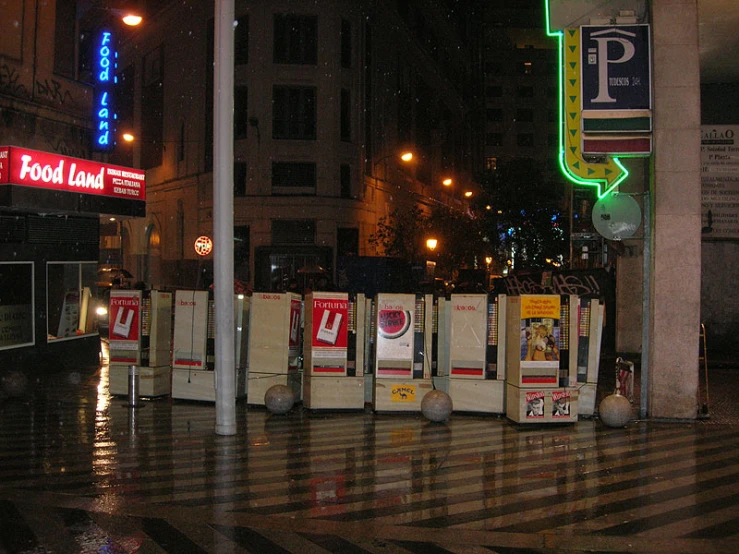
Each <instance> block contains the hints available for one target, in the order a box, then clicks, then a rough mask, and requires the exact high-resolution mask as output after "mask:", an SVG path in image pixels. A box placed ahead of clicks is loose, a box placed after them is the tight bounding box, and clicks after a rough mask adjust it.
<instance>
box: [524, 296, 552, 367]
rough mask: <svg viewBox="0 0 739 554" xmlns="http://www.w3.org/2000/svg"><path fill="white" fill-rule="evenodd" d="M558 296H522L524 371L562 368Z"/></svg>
mask: <svg viewBox="0 0 739 554" xmlns="http://www.w3.org/2000/svg"><path fill="white" fill-rule="evenodd" d="M559 318H560V297H559V295H523V296H521V367H522V368H524V367H530V368H535V367H539V368H545V367H546V368H559V347H560V341H559V338H560V329H559Z"/></svg>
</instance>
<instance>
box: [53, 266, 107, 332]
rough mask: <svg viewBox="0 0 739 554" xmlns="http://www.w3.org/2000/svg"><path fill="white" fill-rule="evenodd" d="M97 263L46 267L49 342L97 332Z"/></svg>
mask: <svg viewBox="0 0 739 554" xmlns="http://www.w3.org/2000/svg"><path fill="white" fill-rule="evenodd" d="M96 279H97V263H96V262H49V263H48V264H47V266H46V292H47V294H46V310H47V314H48V318H47V336H48V340H49V341H52V340H58V339H69V338H75V337H79V336H83V335H89V334H93V333H97V321H96V317H95V308H96V306H95V301H94V299H95V298H96V295H95V287H96V284H95V283H96Z"/></svg>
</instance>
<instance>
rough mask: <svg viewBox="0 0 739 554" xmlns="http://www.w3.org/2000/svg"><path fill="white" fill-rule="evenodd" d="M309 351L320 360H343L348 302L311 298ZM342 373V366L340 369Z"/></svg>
mask: <svg viewBox="0 0 739 554" xmlns="http://www.w3.org/2000/svg"><path fill="white" fill-rule="evenodd" d="M311 311H312V322H311V329H312V335H313V336H312V337H311V349H312V351H313V354H314V356H318V357H320V358H323V359H325V358H345V357H346V350H347V346H348V321H349V318H348V316H349V301H348V300H347V299H345V298H313V306H312V310H311ZM340 369H341V370H342V371H343V369H344V368H343V365H342V366H341V368H340Z"/></svg>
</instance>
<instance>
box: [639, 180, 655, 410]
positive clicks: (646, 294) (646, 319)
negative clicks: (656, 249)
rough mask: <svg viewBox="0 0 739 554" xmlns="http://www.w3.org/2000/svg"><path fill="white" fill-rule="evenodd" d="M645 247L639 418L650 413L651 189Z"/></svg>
mask: <svg viewBox="0 0 739 554" xmlns="http://www.w3.org/2000/svg"><path fill="white" fill-rule="evenodd" d="M643 198H644V203H643V205H644V249H643V251H642V256H643V258H642V281H643V282H642V328H641V368H640V374H639V375H640V379H639V386H640V392H639V419H646V418H647V416H648V415H649V405H648V404H649V344H650V332H649V324H650V320H651V318H650V314H651V301H652V300H651V298H652V294H651V290H652V284H651V283H650V280H651V278H652V277H651V276H652V214H651V209H652V208H651V202H650V200H649V191H647V192H646V193H645V194H644V196H643Z"/></svg>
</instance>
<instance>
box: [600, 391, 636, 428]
mask: <svg viewBox="0 0 739 554" xmlns="http://www.w3.org/2000/svg"><path fill="white" fill-rule="evenodd" d="M598 414H599V415H600V420H601V421H602V422H603V423H604V424H605V425H607V426H608V427H625V426H626V424H627V423H628V422H629V421H630V420H631V402H629V399H628V398H626V397H625V396H621V395H620V394H609V395H608V396H606V397H605V398H604V399H603V400H601V402H600V405H599V406H598Z"/></svg>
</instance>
